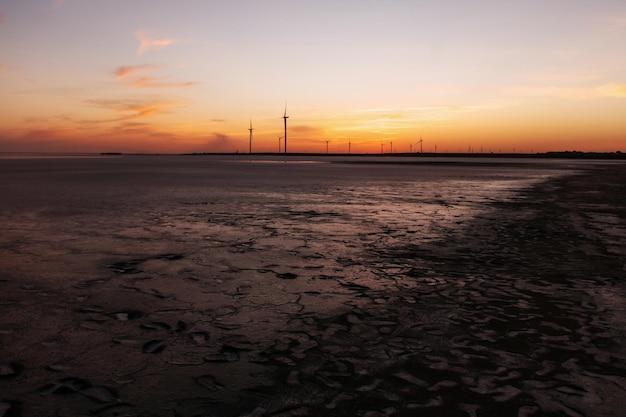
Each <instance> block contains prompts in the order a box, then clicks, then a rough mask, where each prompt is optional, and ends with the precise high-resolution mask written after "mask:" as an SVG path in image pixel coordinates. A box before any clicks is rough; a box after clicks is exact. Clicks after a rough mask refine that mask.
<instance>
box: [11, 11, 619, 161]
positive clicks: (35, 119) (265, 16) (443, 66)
mask: <svg viewBox="0 0 626 417" xmlns="http://www.w3.org/2000/svg"><path fill="white" fill-rule="evenodd" d="M285 104H286V106H287V115H288V116H289V119H288V140H289V142H288V150H289V151H293V152H326V141H328V148H329V151H330V152H348V146H349V145H348V144H350V150H351V152H353V153H357V152H358V153H361V152H369V153H378V152H381V149H382V150H383V151H384V152H390V151H393V152H408V151H410V150H413V151H416V150H418V149H419V145H417V142H418V141H419V139H420V137H422V139H423V142H422V145H423V150H424V152H427V151H435V150H436V151H437V152H459V151H461V152H467V151H470V150H471V151H474V152H480V151H481V150H482V151H484V152H489V151H491V152H512V151H515V152H538V151H548V150H581V151H617V150H621V151H626V2H625V1H624V0H599V1H591V0H585V1H582V0H540V1H539V0H526V1H491V0H476V1H473V0H447V1H446V0H442V1H421V0H389V1H380V0H378V1H373V0H315V1H311V0H308V1H303V0H302V1H301V0H229V1H223V0H222V1H211V0H180V1H171V0H169V1H165V0H106V1H103V0H100V1H99V0H0V152H160V153H165V152H168V153H169V152H171V153H186V152H235V151H239V152H248V150H249V132H248V128H249V126H250V121H251V122H252V125H253V128H254V131H253V135H254V136H253V144H252V150H253V152H273V151H277V150H278V146H279V137H280V136H282V135H283V120H282V116H283V112H284V110H285ZM392 143H393V145H392ZM281 150H282V145H281Z"/></svg>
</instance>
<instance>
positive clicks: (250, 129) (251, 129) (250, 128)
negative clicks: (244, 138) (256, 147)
mask: <svg viewBox="0 0 626 417" xmlns="http://www.w3.org/2000/svg"><path fill="white" fill-rule="evenodd" d="M253 130H254V129H253V128H252V119H250V127H249V128H248V131H250V153H252V131H253Z"/></svg>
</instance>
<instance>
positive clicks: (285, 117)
mask: <svg viewBox="0 0 626 417" xmlns="http://www.w3.org/2000/svg"><path fill="white" fill-rule="evenodd" d="M287 119H289V116H287V103H285V113H284V114H283V121H284V122H285V149H284V151H285V153H287ZM279 152H280V151H279Z"/></svg>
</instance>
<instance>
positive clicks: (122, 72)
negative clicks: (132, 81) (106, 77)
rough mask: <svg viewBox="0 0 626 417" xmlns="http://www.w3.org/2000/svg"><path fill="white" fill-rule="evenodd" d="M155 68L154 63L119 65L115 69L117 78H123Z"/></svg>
mask: <svg viewBox="0 0 626 417" xmlns="http://www.w3.org/2000/svg"><path fill="white" fill-rule="evenodd" d="M153 68H154V65H128V66H121V67H117V69H116V70H115V78H116V79H118V80H121V79H122V78H127V77H132V76H134V75H138V74H143V73H145V72H146V71H150V70H152V69H153Z"/></svg>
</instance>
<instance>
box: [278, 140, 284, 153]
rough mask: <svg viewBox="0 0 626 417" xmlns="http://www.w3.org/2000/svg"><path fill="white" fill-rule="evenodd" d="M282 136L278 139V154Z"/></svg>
mask: <svg viewBox="0 0 626 417" xmlns="http://www.w3.org/2000/svg"><path fill="white" fill-rule="evenodd" d="M282 138H283V137H282V136H279V137H278V153H280V140H281V139H282Z"/></svg>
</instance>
